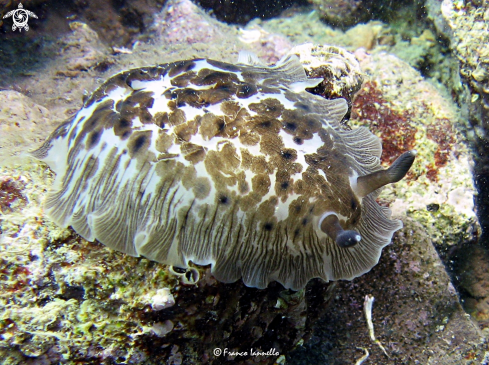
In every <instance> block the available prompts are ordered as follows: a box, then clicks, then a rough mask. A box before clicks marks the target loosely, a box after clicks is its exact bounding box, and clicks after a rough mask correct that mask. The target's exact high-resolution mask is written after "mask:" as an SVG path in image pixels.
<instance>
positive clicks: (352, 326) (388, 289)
mask: <svg viewBox="0 0 489 365" xmlns="http://www.w3.org/2000/svg"><path fill="white" fill-rule="evenodd" d="M404 224H405V227H404V228H403V229H402V230H401V232H399V233H398V234H397V235H396V236H395V238H394V240H393V244H392V245H390V246H387V248H386V250H385V252H384V253H383V255H382V258H381V260H380V263H379V265H377V266H376V267H375V268H374V269H372V271H371V272H370V273H368V274H367V275H364V276H362V277H360V278H358V279H356V280H354V281H352V282H350V283H349V282H340V283H339V284H338V288H337V291H336V293H337V294H336V297H335V300H334V302H333V304H332V306H331V307H330V308H329V310H328V317H326V318H325V320H323V321H321V322H320V323H319V324H318V325H317V330H316V331H315V334H314V336H313V338H312V339H311V341H310V342H309V343H308V344H306V345H305V346H303V347H302V348H299V349H297V350H296V352H295V353H293V354H292V355H291V356H290V357H289V358H288V360H289V361H288V364H313V363H316V364H320V363H324V364H335V365H336V364H354V363H355V361H356V360H358V359H359V358H360V357H361V356H362V355H363V352H362V350H360V349H361V348H366V349H368V351H369V353H370V357H369V358H368V360H367V363H369V364H437V365H442V364H443V365H449V364H450V365H461V364H480V363H482V360H483V358H484V351H485V350H486V348H487V347H486V344H485V342H484V336H483V335H482V333H481V331H480V329H479V328H478V326H477V324H476V323H474V322H472V320H471V319H470V316H469V315H467V314H466V313H465V312H464V310H463V309H462V307H461V305H460V303H459V300H458V297H457V293H456V290H455V288H454V287H453V285H452V284H451V282H450V278H449V277H448V275H447V273H446V272H445V268H444V266H443V264H442V263H441V261H440V259H439V257H438V254H437V252H436V251H435V249H434V248H433V245H432V242H431V239H430V236H429V235H428V234H427V233H426V232H425V231H424V229H423V227H421V226H420V225H419V224H418V223H416V222H415V221H413V220H412V219H405V220H404ZM365 295H372V296H374V297H375V301H374V304H373V311H372V318H373V324H374V329H375V335H376V338H377V339H379V340H380V342H381V343H382V345H383V346H384V348H385V349H386V352H387V354H388V355H389V357H386V355H385V354H384V353H383V352H382V350H381V349H380V348H379V347H378V346H377V345H376V344H374V343H373V342H372V340H371V339H370V337H369V332H368V328H367V324H366V321H365V317H364V314H363V301H364V297H365ZM359 348H360V349H359Z"/></svg>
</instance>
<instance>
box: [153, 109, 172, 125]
mask: <svg viewBox="0 0 489 365" xmlns="http://www.w3.org/2000/svg"><path fill="white" fill-rule="evenodd" d="M153 123H154V124H155V125H157V126H158V127H160V128H165V127H166V125H167V124H169V123H170V121H169V119H168V113H167V112H158V113H156V114H155V116H154V121H153Z"/></svg>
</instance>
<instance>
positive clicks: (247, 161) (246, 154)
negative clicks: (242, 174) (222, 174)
mask: <svg viewBox="0 0 489 365" xmlns="http://www.w3.org/2000/svg"><path fill="white" fill-rule="evenodd" d="M240 152H241V169H243V170H249V169H251V166H252V162H253V156H252V154H251V153H250V151H248V150H247V149H245V148H241V149H240Z"/></svg>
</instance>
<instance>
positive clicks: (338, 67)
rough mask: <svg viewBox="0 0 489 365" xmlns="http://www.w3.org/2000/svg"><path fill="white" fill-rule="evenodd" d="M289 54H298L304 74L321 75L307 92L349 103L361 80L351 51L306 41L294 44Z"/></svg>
mask: <svg viewBox="0 0 489 365" xmlns="http://www.w3.org/2000/svg"><path fill="white" fill-rule="evenodd" d="M289 54H296V55H298V56H299V58H300V60H301V63H302V64H303V65H304V69H305V70H306V74H307V76H308V77H310V78H316V77H319V78H322V79H323V81H322V82H321V83H320V84H319V85H317V86H315V87H313V88H310V89H309V91H310V92H312V93H313V94H316V95H320V96H322V97H324V98H326V99H336V98H344V99H345V100H346V101H347V102H348V105H351V102H352V99H353V95H354V94H355V93H356V92H357V91H358V90H360V88H361V86H362V83H363V72H362V70H361V69H360V64H359V63H358V60H357V59H356V58H355V56H354V55H353V54H352V53H350V52H347V51H345V50H344V49H343V48H339V47H333V46H327V45H313V44H312V43H307V44H303V45H300V46H295V47H294V48H292V49H291V50H290V51H289Z"/></svg>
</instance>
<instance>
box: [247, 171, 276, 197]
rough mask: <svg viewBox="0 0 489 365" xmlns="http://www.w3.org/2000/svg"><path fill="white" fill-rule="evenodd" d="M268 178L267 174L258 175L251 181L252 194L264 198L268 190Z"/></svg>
mask: <svg viewBox="0 0 489 365" xmlns="http://www.w3.org/2000/svg"><path fill="white" fill-rule="evenodd" d="M270 185H271V182H270V176H268V174H258V175H255V176H253V178H252V179H251V189H252V191H253V193H255V194H258V195H259V196H264V195H266V194H267V193H268V191H269V190H270Z"/></svg>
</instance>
